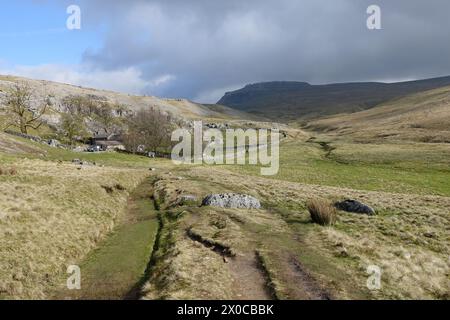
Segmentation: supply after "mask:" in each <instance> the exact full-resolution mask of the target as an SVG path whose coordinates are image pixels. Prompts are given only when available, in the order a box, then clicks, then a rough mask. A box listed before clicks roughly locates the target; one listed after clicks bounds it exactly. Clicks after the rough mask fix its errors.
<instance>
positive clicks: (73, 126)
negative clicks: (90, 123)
mask: <svg viewBox="0 0 450 320" xmlns="http://www.w3.org/2000/svg"><path fill="white" fill-rule="evenodd" d="M61 129H62V130H63V132H64V135H65V136H66V138H67V140H69V143H70V145H73V144H74V142H75V138H76V137H78V136H82V135H84V134H85V133H86V128H85V125H84V119H83V116H82V115H80V114H71V113H64V114H63V115H62V121H61Z"/></svg>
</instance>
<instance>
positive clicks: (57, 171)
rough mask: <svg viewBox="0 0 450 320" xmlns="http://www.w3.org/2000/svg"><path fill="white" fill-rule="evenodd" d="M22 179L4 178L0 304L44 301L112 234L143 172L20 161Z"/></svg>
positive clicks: (0, 202)
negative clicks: (11, 300)
mask: <svg viewBox="0 0 450 320" xmlns="http://www.w3.org/2000/svg"><path fill="white" fill-rule="evenodd" d="M15 166H16V167H17V169H18V172H19V174H17V175H14V176H12V175H7V176H4V175H3V176H0V257H1V259H0V298H14V299H23V298H33V299H44V298H46V297H48V295H47V294H48V293H49V291H51V290H52V288H53V287H54V286H55V285H56V282H57V281H58V277H59V276H60V275H61V274H64V273H65V271H66V268H67V266H68V265H70V264H79V263H80V262H81V260H82V259H83V257H85V255H86V254H87V253H88V252H89V251H90V250H91V249H93V248H94V247H96V245H97V243H98V242H99V241H100V240H102V239H103V238H104V237H105V235H106V234H107V233H108V232H110V231H111V230H112V229H113V228H114V226H115V224H116V223H117V221H118V220H119V219H120V217H121V215H122V213H123V211H124V208H125V206H126V202H127V198H128V193H127V191H123V190H122V191H121V190H116V191H114V192H113V193H112V194H108V193H107V192H106V191H105V190H104V189H103V188H102V185H118V184H120V185H121V186H124V187H125V188H126V189H127V190H132V189H133V188H134V187H135V186H136V185H137V184H138V183H139V182H140V181H141V180H142V178H143V177H144V176H145V175H146V172H144V171H142V170H131V169H118V168H111V167H109V168H99V167H87V168H83V169H82V170H77V166H74V165H71V164H57V163H53V162H46V161H41V160H16V161H15Z"/></svg>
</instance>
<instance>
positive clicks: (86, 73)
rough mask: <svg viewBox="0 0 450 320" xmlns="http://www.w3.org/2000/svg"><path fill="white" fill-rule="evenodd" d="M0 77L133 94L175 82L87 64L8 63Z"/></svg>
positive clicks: (170, 79)
mask: <svg viewBox="0 0 450 320" xmlns="http://www.w3.org/2000/svg"><path fill="white" fill-rule="evenodd" d="M0 74H10V75H16V76H22V77H26V78H31V79H40V80H48V81H55V82H60V83H67V84H72V85H79V86H84V87H90V88H95V89H105V90H112V91H117V92H124V93H130V94H144V93H148V92H151V91H152V90H154V89H157V88H158V87H160V86H162V85H165V84H168V83H169V82H170V81H172V80H174V79H175V77H174V76H171V75H160V76H157V77H155V78H153V79H149V80H147V79H144V78H143V77H142V72H141V71H140V70H139V69H137V68H135V67H128V68H123V69H119V70H108V71H105V70H96V69H90V68H88V67H86V66H83V65H60V64H43V65H36V66H24V65H18V66H13V67H5V63H3V64H2V65H1V68H0Z"/></svg>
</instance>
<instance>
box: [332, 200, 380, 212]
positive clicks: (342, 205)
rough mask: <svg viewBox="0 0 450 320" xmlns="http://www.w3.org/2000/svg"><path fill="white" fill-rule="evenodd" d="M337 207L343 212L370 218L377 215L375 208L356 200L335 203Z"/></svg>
mask: <svg viewBox="0 0 450 320" xmlns="http://www.w3.org/2000/svg"><path fill="white" fill-rule="evenodd" d="M335 207H336V208H337V209H339V210H342V211H347V212H353V213H360V214H367V215H369V216H372V215H374V214H375V210H374V209H373V208H371V207H369V206H368V205H366V204H364V203H361V202H359V201H356V200H349V199H347V200H344V201H341V202H337V203H335Z"/></svg>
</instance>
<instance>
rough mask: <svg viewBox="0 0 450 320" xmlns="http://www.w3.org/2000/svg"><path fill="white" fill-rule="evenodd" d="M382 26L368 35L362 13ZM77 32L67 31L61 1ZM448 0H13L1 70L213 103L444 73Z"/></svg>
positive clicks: (449, 68)
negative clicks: (288, 86) (371, 12)
mask: <svg viewBox="0 0 450 320" xmlns="http://www.w3.org/2000/svg"><path fill="white" fill-rule="evenodd" d="M374 3H376V4H377V5H379V7H380V9H381V17H382V21H381V24H382V29H381V30H368V28H367V25H366V20H367V18H368V16H367V8H368V6H370V5H372V4H374ZM72 4H75V5H79V6H80V8H81V24H82V28H81V30H74V31H69V30H67V29H66V21H67V18H68V14H67V12H66V11H67V7H68V6H69V5H72ZM449 12H450V1H448V0H428V1H424V0H395V1H392V0H376V1H374V0H226V1H225V0H14V1H6V0H5V1H2V6H1V7H0V43H1V44H0V74H12V75H18V76H23V77H28V78H35V79H45V80H51V81H57V82H64V83H70V84H74V85H82V86H87V87H94V88H99V89H110V90H114V91H121V92H126V93H133V94H147V95H156V96H161V97H178V98H188V99H191V100H194V101H198V102H208V103H213V102H216V101H217V100H218V99H220V98H221V96H222V95H223V94H224V93H225V92H226V91H230V90H234V89H238V88H239V87H242V86H244V85H245V84H248V83H255V82H263V81H277V80H289V81H293V80H294V81H306V82H310V83H313V84H323V83H333V82H350V81H397V80H407V79H408V80H410V79H421V78H431V77H436V76H443V75H450V60H449V59H448V57H449V56H450V41H449V39H450V19H448V13H449Z"/></svg>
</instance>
